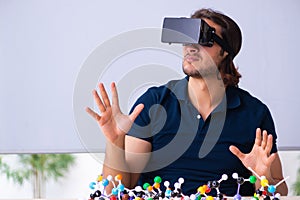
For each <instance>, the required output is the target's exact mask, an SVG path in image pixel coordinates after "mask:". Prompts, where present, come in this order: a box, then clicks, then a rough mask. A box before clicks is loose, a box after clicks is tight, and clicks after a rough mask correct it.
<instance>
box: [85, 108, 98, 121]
mask: <svg viewBox="0 0 300 200" xmlns="http://www.w3.org/2000/svg"><path fill="white" fill-rule="evenodd" d="M85 111H86V112H87V113H89V114H90V115H91V116H92V117H93V118H94V119H95V120H96V121H99V120H100V119H101V117H100V116H99V115H98V113H96V112H94V111H93V110H92V109H90V108H89V107H86V108H85Z"/></svg>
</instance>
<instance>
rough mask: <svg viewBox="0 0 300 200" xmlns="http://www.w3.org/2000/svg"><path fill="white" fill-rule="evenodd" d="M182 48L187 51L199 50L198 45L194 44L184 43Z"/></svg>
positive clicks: (194, 51) (195, 51)
mask: <svg viewBox="0 0 300 200" xmlns="http://www.w3.org/2000/svg"><path fill="white" fill-rule="evenodd" d="M184 48H185V50H186V51H187V52H188V53H197V52H198V51H199V47H198V46H197V45H196V44H186V45H184Z"/></svg>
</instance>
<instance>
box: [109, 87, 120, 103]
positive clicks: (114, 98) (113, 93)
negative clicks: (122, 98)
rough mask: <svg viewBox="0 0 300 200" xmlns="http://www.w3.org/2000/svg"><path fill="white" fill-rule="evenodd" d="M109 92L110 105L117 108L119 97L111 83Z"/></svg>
mask: <svg viewBox="0 0 300 200" xmlns="http://www.w3.org/2000/svg"><path fill="white" fill-rule="evenodd" d="M110 87H111V92H112V94H111V95H112V104H113V105H116V106H118V107H119V97H118V91H117V87H116V84H115V83H114V82H113V83H111V86H110Z"/></svg>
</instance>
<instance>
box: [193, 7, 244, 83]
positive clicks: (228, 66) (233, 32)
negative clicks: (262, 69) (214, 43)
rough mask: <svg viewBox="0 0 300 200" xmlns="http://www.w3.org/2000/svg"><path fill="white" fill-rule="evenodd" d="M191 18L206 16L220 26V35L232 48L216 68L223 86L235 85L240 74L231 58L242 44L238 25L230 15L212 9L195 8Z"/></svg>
mask: <svg viewBox="0 0 300 200" xmlns="http://www.w3.org/2000/svg"><path fill="white" fill-rule="evenodd" d="M191 18H206V19H209V20H211V21H213V22H214V23H216V24H218V25H219V26H221V36H222V38H223V40H224V41H225V42H227V44H228V45H229V46H230V47H231V48H232V50H233V55H229V54H228V55H227V56H226V57H225V58H224V60H223V61H222V62H221V64H220V65H219V66H218V69H219V71H220V74H221V77H222V79H223V82H224V85H225V86H235V87H237V86H238V83H239V81H240V78H241V77H242V76H241V74H240V73H239V72H238V71H237V68H236V67H235V65H234V63H233V59H234V57H235V56H236V55H237V54H238V53H239V51H240V49H241V46H242V33H241V30H240V28H239V26H238V25H237V24H236V23H235V22H234V21H233V20H232V19H231V18H230V17H228V16H226V15H224V14H222V13H221V12H218V11H214V10H212V9H200V10H197V11H196V12H194V14H192V16H191ZM222 53H224V51H222Z"/></svg>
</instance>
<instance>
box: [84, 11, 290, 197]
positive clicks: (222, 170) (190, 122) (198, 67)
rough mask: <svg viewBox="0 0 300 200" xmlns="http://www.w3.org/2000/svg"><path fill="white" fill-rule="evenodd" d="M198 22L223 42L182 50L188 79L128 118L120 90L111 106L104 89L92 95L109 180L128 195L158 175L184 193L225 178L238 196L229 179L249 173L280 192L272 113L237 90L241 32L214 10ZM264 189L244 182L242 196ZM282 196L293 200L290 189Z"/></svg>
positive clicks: (161, 90) (152, 93)
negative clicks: (263, 178) (112, 178)
mask: <svg viewBox="0 0 300 200" xmlns="http://www.w3.org/2000/svg"><path fill="white" fill-rule="evenodd" d="M192 18H200V19H201V20H202V21H203V23H204V24H205V25H206V27H208V28H211V29H214V32H213V34H215V36H216V37H218V38H219V39H218V40H215V41H213V42H212V43H211V44H209V45H206V44H185V45H184V46H183V64H182V67H183V71H184V73H185V74H186V75H187V76H186V77H185V78H184V79H182V80H173V81H170V82H168V83H167V84H166V85H163V86H160V87H152V88H150V89H149V90H148V91H147V92H145V93H144V94H143V95H142V96H141V97H140V98H139V99H138V100H137V102H136V103H135V105H134V106H133V109H132V111H131V114H130V115H128V116H127V115H124V114H122V113H121V111H120V108H119V103H118V96H117V90H116V87H115V84H114V83H113V84H112V85H111V90H112V104H111V103H110V100H109V98H108V96H107V93H106V91H105V88H104V86H103V84H99V89H100V95H99V94H98V93H97V92H96V91H93V94H94V99H95V101H96V103H97V105H98V107H99V110H100V112H101V114H97V113H96V112H94V111H92V110H91V109H90V108H87V112H88V113H89V114H91V115H92V116H93V117H94V118H95V119H96V121H97V122H98V124H99V125H100V128H101V130H102V132H103V133H104V134H105V136H106V138H107V141H108V142H107V146H106V156H105V163H104V165H103V174H104V176H107V175H113V176H114V175H116V174H122V175H123V179H122V182H123V183H124V184H125V186H126V187H128V188H132V187H134V186H136V185H137V184H140V185H141V184H143V183H145V182H149V183H151V182H153V178H154V177H155V176H161V177H162V179H163V180H167V181H169V182H170V183H171V184H174V183H175V182H176V181H177V180H178V178H180V177H183V178H184V179H185V180H186V181H185V183H184V185H183V187H182V188H183V193H184V194H192V193H196V190H197V188H198V187H199V186H201V185H203V184H206V183H207V182H208V181H213V180H219V179H220V178H221V176H222V174H227V175H228V176H229V179H228V180H226V181H224V183H223V182H222V184H221V186H220V191H221V192H222V193H225V194H226V195H234V194H235V193H236V188H237V183H236V180H235V179H234V178H232V177H231V174H233V173H238V175H239V176H241V177H244V178H248V177H249V176H250V175H251V172H250V171H249V170H248V167H251V168H252V169H253V170H254V171H255V172H256V173H257V174H259V175H260V176H266V178H267V179H268V181H269V184H274V185H275V184H276V183H277V182H279V181H280V180H281V179H283V175H282V168H281V162H280V159H279V156H278V153H277V147H276V138H277V136H276V133H275V127H274V123H273V120H272V117H271V114H270V112H269V110H268V108H267V106H266V105H264V104H263V103H262V102H261V101H259V100H258V99H256V98H255V97H253V96H251V95H250V94H249V93H248V92H246V91H244V90H242V89H240V88H238V87H237V86H238V83H239V78H240V77H241V75H240V74H239V73H238V72H237V70H236V68H235V66H234V64H233V59H234V57H235V56H236V55H237V54H238V52H239V50H240V48H241V41H242V39H241V31H240V29H239V27H238V25H237V24H236V23H235V22H234V21H233V20H232V19H231V18H229V17H228V16H225V15H223V14H221V13H219V12H216V11H213V10H210V9H201V10H198V11H196V12H195V13H194V14H193V15H192ZM100 96H101V97H102V98H100ZM133 122H134V123H133ZM259 187H260V183H259V181H257V183H256V185H255V186H253V185H251V184H250V183H244V184H243V185H242V186H241V192H240V193H241V194H242V195H247V196H251V195H253V193H254V191H255V189H257V188H259ZM276 189H277V192H279V193H281V195H286V194H287V186H286V184H285V183H283V184H281V185H279V186H278V187H277V188H276Z"/></svg>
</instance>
